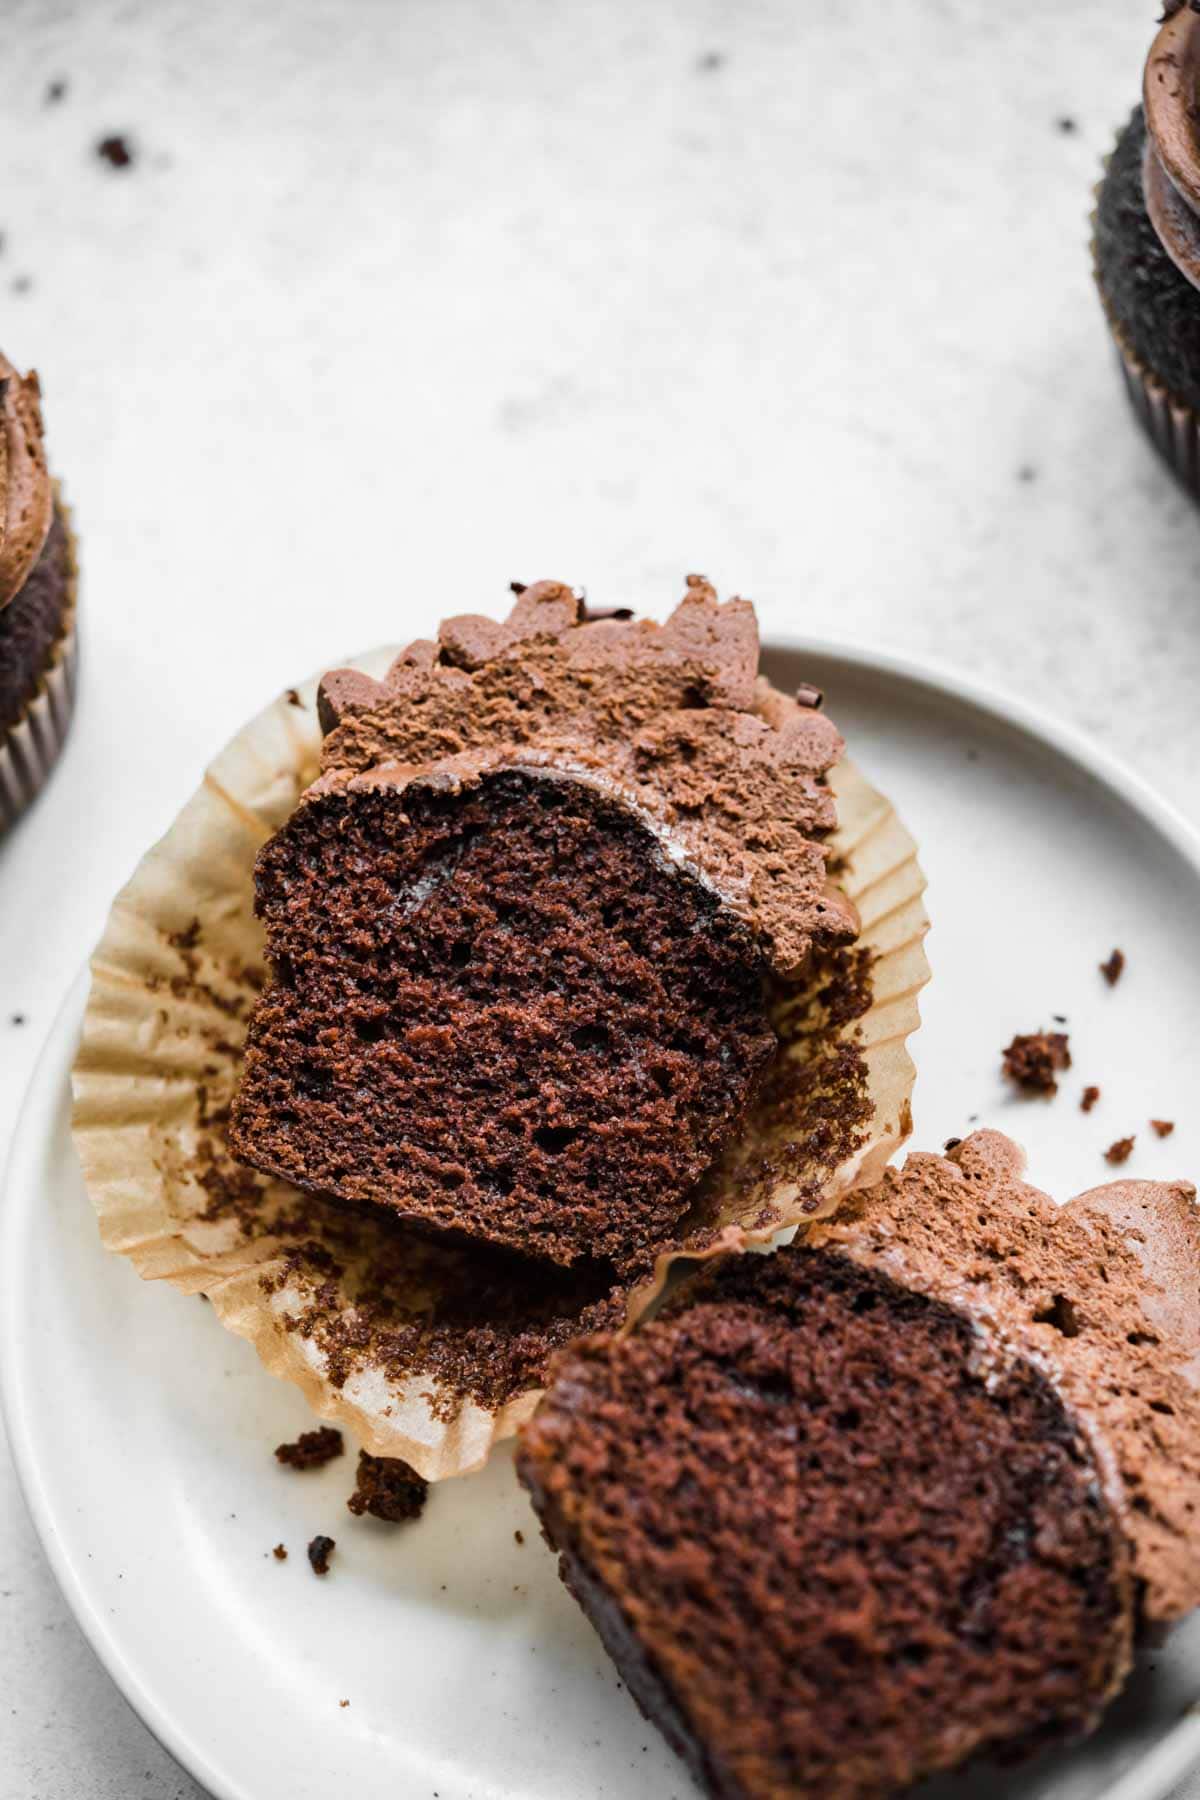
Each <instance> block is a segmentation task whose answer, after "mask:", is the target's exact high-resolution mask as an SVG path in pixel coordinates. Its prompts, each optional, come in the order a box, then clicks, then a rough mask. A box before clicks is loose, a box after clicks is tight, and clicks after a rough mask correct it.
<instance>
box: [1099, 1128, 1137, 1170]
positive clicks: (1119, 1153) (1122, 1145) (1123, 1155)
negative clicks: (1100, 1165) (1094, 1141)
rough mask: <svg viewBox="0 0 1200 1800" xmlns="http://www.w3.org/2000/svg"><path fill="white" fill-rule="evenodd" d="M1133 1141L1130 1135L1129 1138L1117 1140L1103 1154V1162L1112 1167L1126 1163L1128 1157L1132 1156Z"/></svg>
mask: <svg viewBox="0 0 1200 1800" xmlns="http://www.w3.org/2000/svg"><path fill="white" fill-rule="evenodd" d="M1134 1141H1135V1140H1134V1138H1133V1136H1132V1135H1130V1136H1129V1137H1123V1138H1117V1140H1116V1142H1115V1143H1112V1144H1110V1145H1109V1146H1108V1149H1107V1150H1106V1151H1105V1152H1104V1160H1105V1162H1106V1163H1112V1164H1113V1166H1114V1167H1118V1166H1119V1165H1120V1164H1121V1163H1126V1162H1128V1161H1129V1158H1130V1156H1131V1155H1132V1154H1133V1146H1134Z"/></svg>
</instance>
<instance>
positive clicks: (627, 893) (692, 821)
mask: <svg viewBox="0 0 1200 1800" xmlns="http://www.w3.org/2000/svg"><path fill="white" fill-rule="evenodd" d="M757 662H758V639H757V631H756V628H755V622H754V616H753V611H752V609H751V608H750V607H749V605H748V604H747V603H746V602H745V601H739V600H734V601H730V602H728V603H727V604H725V605H724V606H722V605H720V604H719V603H718V601H717V599H716V596H715V595H714V593H713V592H712V590H711V588H709V587H708V586H707V584H706V583H703V582H701V581H700V580H698V579H697V580H695V581H693V582H692V584H691V586H690V589H689V592H688V595H687V597H686V598H685V600H684V601H683V603H682V604H681V606H680V607H679V608H678V609H677V611H676V612H675V613H674V614H673V615H672V617H671V619H670V620H669V621H668V622H667V623H666V625H663V626H659V625H657V624H653V623H650V622H646V623H643V624H636V623H632V622H630V621H628V620H622V619H607V620H589V619H588V618H587V617H586V615H585V614H584V610H583V607H582V604H581V602H580V601H579V599H578V598H577V597H576V595H575V594H574V593H573V592H572V591H571V590H570V589H567V588H565V587H563V586H562V585H561V584H560V583H557V582H542V583H538V584H536V585H535V586H534V587H531V588H527V589H525V590H524V592H523V593H522V594H521V596H520V598H519V600H518V602H517V604H516V606H515V608H514V609H513V612H512V614H511V616H510V618H509V619H508V620H507V621H505V622H503V623H497V622H496V621H493V620H490V619H484V618H459V619H453V620H450V621H448V622H447V624H445V625H444V626H443V627H442V630H441V633H440V636H439V641H438V643H437V644H433V643H429V644H417V645H413V646H411V647H410V649H409V650H408V651H407V652H406V653H405V655H404V656H403V657H401V658H400V660H399V661H398V663H397V664H396V666H395V668H394V670H393V671H392V673H391V674H390V675H389V677H388V680H387V681H386V682H385V683H383V684H378V683H374V682H370V681H366V680H364V679H363V678H362V677H360V676H354V675H340V676H339V675H335V676H331V677H328V678H327V679H326V681H325V682H324V683H323V686H322V696H321V708H322V716H323V719H324V722H325V723H326V725H327V727H328V733H329V735H328V737H327V739H326V745H325V756H324V761H325V774H324V775H323V777H322V779H321V780H320V781H319V782H318V783H317V784H316V785H315V786H314V787H313V788H312V789H311V790H310V791H309V793H308V794H307V795H306V796H305V798H304V800H303V801H302V802H301V805H300V806H299V807H298V808H297V810H296V812H295V814H294V815H293V817H292V818H291V819H290V820H289V821H288V823H287V825H286V826H285V827H284V829H283V830H282V831H281V832H280V833H279V834H278V835H277V837H276V838H275V839H274V840H273V841H272V842H271V843H270V844H269V845H268V846H267V847H266V849H265V850H264V851H263V852H262V854H261V855H260V857H259V860H258V866H257V872H256V885H257V908H258V912H259V915H260V917H261V918H262V920H263V922H264V924H265V926H266V931H267V956H268V961H269V963H270V965H271V971H272V975H271V981H270V983H269V985H268V987H267V989H266V992H265V993H264V994H263V996H262V998H261V1000H260V1001H259V1002H258V1005H257V1006H256V1008H255V1011H254V1015H253V1018H252V1020H251V1023H250V1031H249V1037H248V1040H247V1049H246V1060H245V1066H244V1071H243V1076H242V1082H241V1086H240V1089H239V1093H238V1098H237V1102H236V1104H235V1107H234V1113H233V1121H232V1130H231V1140H230V1141H231V1144H232V1146H233V1149H234V1151H235V1153H236V1154H237V1155H239V1156H240V1157H242V1158H243V1159H244V1160H245V1161H246V1162H248V1163H250V1164H251V1165H252V1166H253V1167H255V1168H258V1169H261V1170H263V1171H264V1172H266V1173H268V1174H271V1175H275V1176H282V1177H283V1178H285V1179H286V1180H288V1181H291V1182H293V1183H295V1185H297V1186H298V1187H302V1188H306V1189H309V1190H311V1191H314V1192H319V1193H327V1194H336V1195H338V1196H340V1197H341V1198H343V1199H344V1200H348V1201H354V1202H357V1203H368V1204H374V1205H380V1206H383V1207H385V1208H387V1209H388V1210H389V1211H390V1212H391V1213H393V1214H394V1215H395V1216H397V1217H399V1218H402V1219H406V1220H408V1221H409V1222H410V1223H416V1224H423V1225H427V1226H431V1227H435V1228H438V1229H440V1230H443V1231H450V1232H454V1233H456V1234H458V1235H459V1236H463V1237H469V1238H471V1239H473V1240H476V1241H480V1242H487V1243H490V1244H493V1245H496V1246H499V1247H501V1248H504V1249H507V1250H512V1251H517V1252H519V1253H521V1254H523V1255H527V1256H536V1257H541V1258H545V1259H547V1260H549V1261H551V1262H554V1263H558V1264H572V1263H576V1262H579V1261H580V1260H582V1259H587V1258H600V1259H605V1260H607V1261H608V1262H610V1263H611V1264H612V1265H613V1266H614V1267H615V1268H617V1269H619V1270H621V1271H629V1270H631V1269H634V1268H640V1269H645V1268H646V1267H648V1266H649V1264H650V1263H652V1261H653V1258H654V1256H655V1254H656V1253H657V1252H659V1251H660V1250H662V1249H664V1248H665V1247H666V1246H667V1245H668V1244H669V1243H670V1242H671V1239H672V1234H673V1231H674V1229H675V1227H676V1225H677V1223H678V1221H679V1220H680V1219H681V1218H682V1216H683V1214H684V1212H685V1211H686V1210H687V1208H688V1206H689V1204H690V1202H691V1198H692V1196H693V1194H694V1192H695V1190H696V1187H697V1184H698V1183H699V1182H700V1180H701V1178H702V1177H703V1176H704V1175H705V1173H706V1171H707V1170H708V1169H709V1168H710V1167H711V1166H712V1165H713V1164H714V1163H715V1161H716V1160H717V1158H718V1157H719V1155H720V1154H721V1152H722V1151H723V1150H724V1149H725V1148H726V1146H727V1145H729V1144H730V1143H731V1142H732V1141H733V1140H735V1139H736V1138H737V1136H738V1134H739V1132H740V1130H741V1128H742V1126H743V1124H744V1122H745V1119H746V1115H747V1113H748V1110H749V1108H750V1106H751V1104H752V1103H753V1101H754V1099H755V1097H756V1095H757V1094H758V1092H759V1090H760V1088H761V1087H762V1084H763V1081H764V1079H765V1078H766V1076H767V1073H768V1070H769V1068H770V1066H771V1064H772V1062H773V1060H774V1059H775V1058H776V1056H777V1053H778V1051H779V1047H780V1043H779V1037H778V1035H777V1032H776V1029H775V1026H774V1023H773V1006H774V1004H775V1002H776V1001H777V999H778V997H779V993H780V991H781V988H783V987H786V986H787V984H794V983H796V982H799V981H802V980H803V979H804V978H805V976H806V974H807V973H808V970H809V967H810V964H811V959H812V957H813V954H814V952H815V951H827V950H829V949H830V948H831V947H833V946H841V945H846V944H848V943H850V942H851V941H852V940H853V938H854V937H855V935H856V933H857V929H858V921H857V917H856V915H855V912H854V909H853V907H852V906H850V905H849V903H848V902H847V901H846V900H845V899H844V898H843V896H841V895H840V894H839V893H838V892H837V891H836V890H835V889H834V888H833V887H832V886H831V885H830V882H829V880H828V876H827V872H826V862H825V849H824V840H825V838H826V837H827V836H828V834H829V832H830V831H831V830H832V828H833V826H834V824H835V812H834V806H833V801H832V796H831V794H830V792H829V789H828V787H827V784H826V778H827V775H828V772H829V770H830V768H831V767H832V765H833V764H834V762H836V760H837V759H838V757H839V755H840V753H841V749H842V744H841V739H840V737H839V736H838V734H837V732H836V730H835V728H834V727H833V725H832V724H831V723H830V721H829V720H828V719H827V718H826V717H825V715H824V714H823V713H822V712H821V711H819V710H818V709H817V708H816V707H814V706H812V705H808V706H804V705H801V704H800V702H799V701H797V700H794V699H789V698H786V697H784V696H783V695H779V694H774V693H772V692H771V691H770V690H768V689H767V688H766V687H765V684H760V683H759V682H758V679H757Z"/></svg>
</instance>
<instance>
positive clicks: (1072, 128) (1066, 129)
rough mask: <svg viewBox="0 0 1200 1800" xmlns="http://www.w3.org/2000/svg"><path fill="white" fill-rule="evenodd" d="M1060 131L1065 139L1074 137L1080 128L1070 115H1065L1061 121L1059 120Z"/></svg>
mask: <svg viewBox="0 0 1200 1800" xmlns="http://www.w3.org/2000/svg"><path fill="white" fill-rule="evenodd" d="M1058 129H1059V130H1060V131H1061V132H1062V134H1063V136H1064V137H1073V136H1074V134H1075V132H1077V131H1078V130H1079V127H1078V125H1077V124H1076V123H1075V120H1074V119H1072V118H1071V117H1070V115H1069V114H1067V113H1064V114H1063V116H1062V117H1061V119H1059V120H1058Z"/></svg>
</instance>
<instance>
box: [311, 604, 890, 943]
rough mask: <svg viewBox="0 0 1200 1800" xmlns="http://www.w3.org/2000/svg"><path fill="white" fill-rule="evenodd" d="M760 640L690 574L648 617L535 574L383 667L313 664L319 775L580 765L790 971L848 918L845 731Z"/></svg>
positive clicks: (452, 773)
mask: <svg viewBox="0 0 1200 1800" xmlns="http://www.w3.org/2000/svg"><path fill="white" fill-rule="evenodd" d="M758 648H759V645H758V627H757V622H756V620H755V616H754V609H753V607H752V606H751V605H750V604H749V602H748V601H745V600H737V599H734V600H730V601H728V602H727V603H725V604H724V605H721V604H720V603H719V602H718V600H717V597H716V594H715V592H714V590H713V588H712V587H711V586H710V584H709V583H708V582H707V581H706V580H704V578H703V577H701V576H698V575H693V576H689V577H688V581H687V592H686V594H685V596H684V598H683V600H682V601H681V602H680V604H679V606H678V607H677V608H676V609H675V611H674V612H673V613H672V614H671V616H670V618H669V619H668V620H667V621H666V623H665V624H662V625H659V624H657V623H655V622H653V621H651V620H639V621H634V620H632V619H631V618H630V617H629V616H628V615H627V614H614V615H609V616H595V617H589V616H588V613H587V610H586V608H585V606H584V604H583V602H582V600H581V598H580V597H579V595H578V594H577V593H576V592H575V591H574V590H573V589H571V588H569V587H566V586H564V585H563V583H561V582H556V581H540V582H537V583H535V584H534V585H533V586H531V587H526V588H524V589H523V590H522V591H521V592H520V594H519V597H518V599H517V602H516V605H515V606H514V607H513V609H512V611H511V613H510V614H509V617H508V618H507V619H506V620H504V621H502V622H501V621H496V620H494V619H489V618H484V617H481V616H478V615H475V614H467V615H462V616H460V617H457V618H452V619H448V620H446V622H445V623H444V624H443V625H442V626H441V628H440V630H439V633H438V638H437V641H436V642H434V641H432V640H424V639H422V640H419V641H417V642H416V643H413V644H410V645H409V646H408V648H407V649H406V650H404V651H402V653H401V654H400V656H398V657H397V659H396V661H395V663H394V664H393V665H392V668H391V669H390V670H389V672H388V674H387V675H386V676H385V678H384V680H383V681H382V682H376V681H373V680H371V679H370V678H369V677H367V676H364V675H360V674H358V673H356V672H354V671H351V670H336V671H334V672H333V673H332V674H329V675H327V676H326V677H325V680H324V681H323V682H322V684H321V692H320V712H321V721H322V725H323V727H324V729H325V731H326V733H327V737H326V741H325V747H324V754H323V767H324V770H325V779H324V781H323V782H322V784H321V785H322V786H323V787H326V788H327V787H328V786H330V785H333V784H336V783H338V782H341V781H345V780H347V779H352V778H353V777H354V776H355V775H361V774H362V773H363V772H365V771H367V770H370V769H373V768H378V767H379V766H380V765H399V767H400V769H401V770H402V771H403V772H404V774H405V775H406V776H407V777H409V778H411V777H413V776H415V775H417V774H424V775H425V776H427V777H431V778H433V779H435V780H437V779H441V778H442V777H443V775H444V776H445V777H446V778H448V779H450V780H454V779H456V778H461V774H462V772H463V770H464V767H465V766H478V759H479V758H480V757H483V759H484V760H485V761H486V762H487V764H488V765H489V766H492V767H496V766H510V767H516V766H534V767H540V768H545V767H547V766H551V767H553V768H556V769H558V770H560V771H562V772H564V773H571V774H574V775H577V776H582V777H584V778H589V779H591V780H592V781H593V782H595V783H596V784H597V785H600V786H604V787H606V788H608V789H609V790H610V791H611V792H613V793H614V795H616V796H617V797H619V798H620V799H621V800H623V801H624V802H625V803H626V804H629V805H632V806H634V807H636V808H637V810H638V811H639V812H640V813H641V814H642V815H643V816H644V817H646V818H647V819H648V820H649V821H650V822H651V823H652V824H653V826H654V827H655V828H656V830H657V832H658V834H659V836H660V838H661V839H662V841H663V842H664V844H665V846H666V848H667V849H668V852H669V853H670V854H671V855H673V856H674V857H676V859H677V860H679V861H680V862H683V863H685V864H686V865H687V866H689V867H690V868H691V869H693V870H694V872H695V873H697V874H698V875H699V876H700V877H701V879H702V880H703V881H704V882H705V883H706V884H707V885H709V886H710V887H711V888H712V889H714V890H715V892H716V893H717V894H718V896H719V897H720V899H721V900H722V901H723V902H724V903H725V904H726V905H727V906H728V907H729V908H730V910H731V911H732V912H734V913H735V914H737V915H738V916H740V917H741V918H742V919H743V920H744V921H745V922H746V923H748V924H749V925H750V926H751V927H752V928H753V929H754V931H755V933H756V935H757V936H758V938H759V940H760V942H761V944H762V947H763V952H764V955H765V957H766V959H767V962H768V964H769V966H770V967H771V968H772V969H773V971H774V972H775V973H777V974H781V975H787V974H791V973H794V972H796V971H797V970H799V969H800V968H802V967H803V965H804V963H805V961H806V959H807V956H808V953H809V950H810V949H811V948H812V947H813V946H814V945H829V944H836V943H844V942H846V941H848V940H849V939H851V938H853V937H854V936H855V935H856V932H857V918H856V916H855V913H854V909H853V907H852V906H851V905H850V903H849V902H848V901H847V900H846V899H845V898H844V897H843V896H842V895H841V894H840V893H838V892H837V890H836V889H835V888H833V887H832V886H831V884H830V882H829V880H828V876H827V871H826V861H825V850H824V839H825V838H826V836H827V835H828V833H829V832H830V831H831V830H832V829H833V827H834V825H835V824H836V814H835V808H834V802H833V796H832V794H831V793H830V791H829V786H828V779H827V778H828V774H829V770H830V769H831V768H832V767H833V765H834V764H835V763H836V762H837V760H838V759H839V757H840V756H841V754H842V749H843V744H842V740H841V737H840V736H839V734H838V732H837V730H836V729H835V727H834V726H833V724H832V723H831V721H830V720H829V719H828V718H826V716H825V714H824V713H823V712H822V711H821V710H820V695H819V694H816V693H815V691H813V690H805V691H804V693H803V694H802V695H801V696H799V697H797V698H792V697H789V696H787V695H784V694H781V693H778V692H777V691H776V690H775V689H773V688H772V687H771V686H770V684H769V683H768V682H766V681H765V680H764V679H762V678H761V677H760V676H759V675H758V673H757V670H758Z"/></svg>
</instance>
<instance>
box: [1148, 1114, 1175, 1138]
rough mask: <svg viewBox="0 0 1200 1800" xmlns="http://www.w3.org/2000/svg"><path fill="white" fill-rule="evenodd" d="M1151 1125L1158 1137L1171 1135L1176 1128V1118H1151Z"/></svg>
mask: <svg viewBox="0 0 1200 1800" xmlns="http://www.w3.org/2000/svg"><path fill="white" fill-rule="evenodd" d="M1150 1124H1151V1127H1152V1129H1153V1131H1154V1133H1155V1135H1156V1136H1157V1137H1160V1138H1166V1137H1170V1135H1171V1133H1172V1132H1173V1131H1174V1129H1175V1121H1174V1119H1151V1121H1150Z"/></svg>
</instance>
